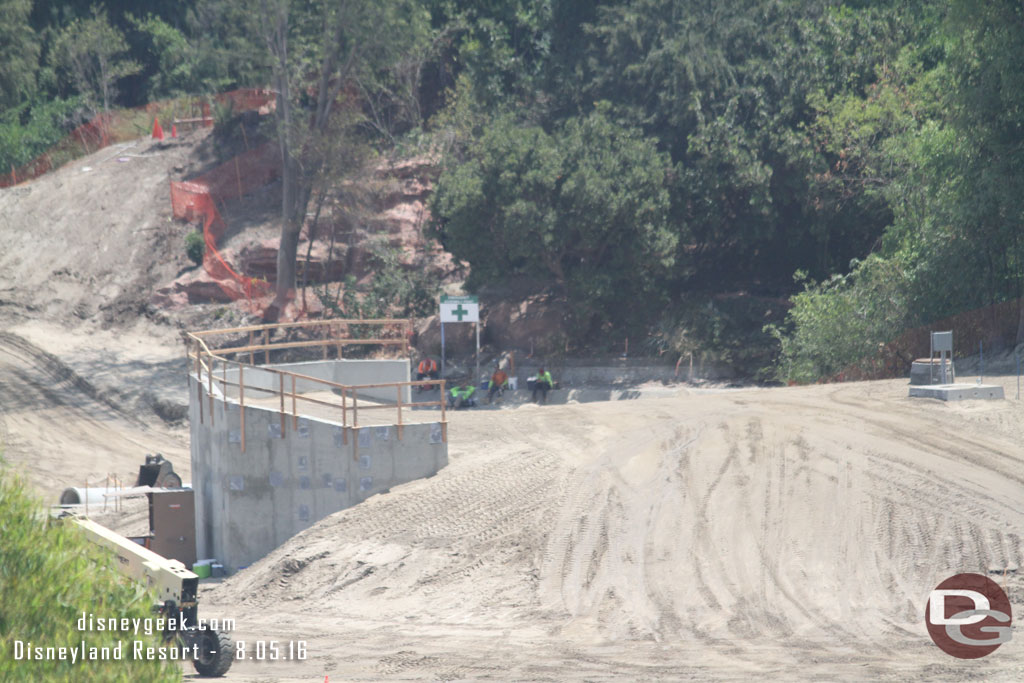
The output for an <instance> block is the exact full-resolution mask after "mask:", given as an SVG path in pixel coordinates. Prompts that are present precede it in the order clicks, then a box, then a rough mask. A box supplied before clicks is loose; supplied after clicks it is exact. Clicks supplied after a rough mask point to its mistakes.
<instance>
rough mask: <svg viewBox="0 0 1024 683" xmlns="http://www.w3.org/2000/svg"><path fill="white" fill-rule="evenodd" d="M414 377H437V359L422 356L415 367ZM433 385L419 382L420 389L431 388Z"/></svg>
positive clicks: (421, 378)
mask: <svg viewBox="0 0 1024 683" xmlns="http://www.w3.org/2000/svg"><path fill="white" fill-rule="evenodd" d="M416 379H417V381H422V380H424V379H437V361H435V360H434V359H433V358H424V359H423V360H421V361H420V364H419V365H418V366H417V367H416ZM433 388H434V387H433V385H430V384H421V385H420V391H423V390H424V389H433Z"/></svg>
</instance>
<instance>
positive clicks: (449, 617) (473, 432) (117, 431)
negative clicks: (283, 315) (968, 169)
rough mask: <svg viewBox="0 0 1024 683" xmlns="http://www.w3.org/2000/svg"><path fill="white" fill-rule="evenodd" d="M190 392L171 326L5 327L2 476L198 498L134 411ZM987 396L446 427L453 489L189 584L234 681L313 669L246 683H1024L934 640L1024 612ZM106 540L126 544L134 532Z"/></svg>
mask: <svg viewBox="0 0 1024 683" xmlns="http://www.w3.org/2000/svg"><path fill="white" fill-rule="evenodd" d="M147 368H149V369H150V370H151V372H147ZM183 370H184V368H183V361H182V360H181V349H180V346H179V342H178V341H177V340H176V339H175V334H173V333H172V332H168V331H166V330H163V328H162V327H161V326H156V329H153V328H152V327H151V326H149V324H148V323H140V324H139V325H138V326H136V327H134V328H125V329H122V330H120V331H118V332H111V331H104V330H102V329H98V328H92V327H89V326H87V325H83V326H81V327H79V328H60V327H59V326H54V325H53V324H52V323H46V322H43V321H24V320H22V321H19V322H17V323H16V324H12V325H10V326H8V327H7V331H5V332H3V333H2V334H0V384H2V386H0V430H2V431H0V434H2V437H3V439H4V441H5V443H6V453H5V457H6V458H7V459H8V461H10V462H12V463H13V464H14V466H15V467H16V468H18V469H20V470H21V471H23V472H25V473H26V474H27V476H28V477H29V479H30V480H31V482H32V483H33V484H34V486H35V487H36V488H37V489H39V490H40V491H42V492H43V493H44V494H45V495H46V496H47V498H48V499H51V500H52V499H55V496H56V495H57V494H58V493H59V491H60V490H61V489H62V488H63V487H65V486H74V485H81V483H83V482H84V481H85V480H86V479H87V478H88V479H89V480H90V481H95V480H98V479H100V478H102V477H104V476H105V475H106V474H107V473H110V472H116V473H120V474H121V476H122V477H124V478H127V477H133V476H134V474H135V473H136V472H137V469H138V465H139V464H140V462H141V456H142V455H143V454H145V453H147V452H155V451H160V452H163V453H164V454H165V455H167V456H168V457H169V458H170V459H171V460H172V461H173V462H174V463H175V467H176V469H177V470H178V471H179V472H181V473H182V476H183V477H184V478H185V479H186V480H187V479H188V478H189V476H190V472H189V466H188V465H189V462H188V445H187V433H186V432H185V429H184V427H183V426H181V425H178V426H174V425H168V424H166V423H164V422H163V421H161V420H160V419H159V418H157V417H156V415H155V414H154V413H153V412H152V411H147V410H145V408H144V406H142V407H140V404H139V403H138V399H139V397H140V396H143V395H145V394H146V392H147V391H148V392H155V393H159V394H161V395H167V396H172V397H173V396H174V395H175V393H176V392H179V391H183V390H181V389H180V387H179V386H178V385H179V384H180V383H181V380H180V376H179V375H178V372H179V371H180V372H182V373H183ZM84 373H88V374H84ZM961 381H965V382H968V383H969V382H972V381H973V378H972V377H963V376H961ZM986 381H991V378H988V377H986ZM998 381H1000V382H1002V383H1003V384H1004V386H1005V387H1006V391H1007V396H1008V397H1010V399H1009V400H1006V401H998V402H985V401H977V402H965V403H960V404H956V403H942V402H939V401H933V400H911V399H909V398H907V385H906V382H904V381H889V382H872V383H853V384H843V385H823V386H812V387H793V388H786V389H743V390H714V389H711V390H708V389H682V390H681V391H680V394H679V396H677V397H675V398H661V399H657V400H634V401H617V402H608V403H589V404H576V405H564V406H545V407H540V406H535V405H523V406H518V407H515V408H510V409H507V410H480V411H457V412H451V413H449V417H450V420H451V426H450V430H449V435H450V460H451V463H450V465H449V466H448V467H447V468H446V469H444V470H442V471H441V472H440V473H439V474H437V475H436V476H434V477H432V478H430V479H427V480H423V481H418V482H413V483H410V484H407V485H404V486H400V487H395V488H394V489H392V490H391V492H390V493H388V494H383V495H380V496H376V497H374V498H372V499H370V500H369V501H367V502H366V503H364V504H362V505H359V506H357V507H354V508H351V509H349V510H345V511H342V512H340V513H337V514H335V515H333V516H331V517H329V518H327V519H325V520H322V521H321V522H320V523H318V524H317V525H315V526H314V527H312V528H310V529H309V530H307V531H306V532H304V533H302V534H300V535H298V536H296V537H295V538H294V539H292V540H291V541H289V542H288V543H287V544H285V545H284V546H282V547H281V548H279V549H278V550H276V551H275V552H273V553H272V554H271V555H269V556H268V557H266V558H265V559H264V560H262V561H260V562H259V563H256V564H255V565H253V566H252V567H250V568H249V569H247V570H244V571H242V572H240V573H239V574H237V575H235V576H233V577H230V578H229V579H226V580H224V581H221V582H204V585H203V590H202V601H203V606H202V613H203V615H204V616H205V617H207V618H214V617H216V618H222V619H223V618H229V619H233V620H235V623H236V628H235V631H234V634H233V635H234V637H235V638H236V640H239V641H244V642H245V643H246V649H247V654H248V655H249V656H255V655H256V653H257V649H256V648H257V647H259V646H260V645H258V643H262V644H263V645H265V646H268V647H269V645H270V644H271V641H273V642H274V643H275V644H276V646H277V647H278V648H279V651H280V652H281V653H282V655H283V656H284V655H285V653H287V652H289V645H291V646H292V648H297V647H299V643H300V642H301V643H302V644H303V645H302V646H303V647H305V652H306V659H305V660H292V661H280V660H279V661H274V662H257V661H252V660H241V661H237V662H236V663H235V665H234V666H233V668H232V670H231V671H230V672H229V675H228V677H227V680H237V681H268V682H269V681H282V682H284V681H309V680H315V681H322V680H323V677H324V676H325V675H328V676H330V680H334V681H379V680H436V679H442V680H457V679H462V680H480V679H489V680H501V681H504V680H546V681H563V680H613V679H615V680H623V679H625V680H687V679H701V680H703V679H708V678H714V679H724V680H735V679H740V678H751V677H756V678H768V677H771V678H779V679H784V680H793V679H799V680H823V679H827V680H840V679H841V680H867V679H887V680H896V679H898V680H906V679H913V680H966V679H984V680H1021V679H1024V642H1021V641H1018V640H1014V641H1012V642H1010V643H1009V644H1007V645H1005V646H1003V647H1002V648H1001V649H1000V650H999V651H997V652H996V653H995V654H993V655H991V656H989V657H986V658H984V659H982V660H980V661H969V662H967V661H959V660H954V659H951V658H949V657H948V656H946V655H944V654H942V653H941V652H939V651H938V650H937V648H935V646H934V645H932V644H931V642H930V640H929V639H928V637H927V634H926V632H925V628H924V624H923V623H922V621H923V609H924V603H925V601H926V599H927V595H928V592H929V591H930V590H931V589H932V588H934V587H935V585H936V584H938V583H939V582H940V581H941V580H943V579H944V578H946V577H948V576H950V575H952V574H954V573H958V572H964V571H974V572H981V573H986V574H988V575H989V576H991V577H992V578H994V579H995V580H996V581H997V582H999V583H1001V584H1003V585H1004V586H1005V587H1006V588H1007V590H1008V592H1009V594H1010V598H1011V602H1013V603H1014V604H1015V605H1016V606H1018V609H1019V605H1020V604H1021V601H1022V599H1024V579H1022V577H1021V574H1020V566H1021V562H1022V555H1024V549H1022V547H1021V535H1022V530H1024V495H1022V494H1024V466H1022V465H1024V449H1022V448H1021V445H1020V444H1021V442H1022V441H1024V420H1022V418H1024V402H1020V401H1016V400H1013V397H1014V396H1015V392H1016V381H1015V378H1014V377H1005V378H999V379H998ZM101 519H102V520H103V521H104V522H105V523H107V524H109V525H111V526H113V527H114V528H117V529H119V530H121V531H123V532H126V533H137V532H140V531H141V530H142V529H141V526H145V507H144V506H143V505H140V503H139V502H138V501H135V502H129V503H128V504H127V505H126V509H125V510H124V511H123V512H121V513H119V514H116V515H114V514H107V515H105V516H101ZM136 527H140V528H136ZM1019 616H1020V613H1019V611H1018V612H1017V613H1016V614H1015V618H1019ZM291 651H292V652H295V654H296V656H298V650H295V649H293V650H291ZM185 674H186V676H189V677H191V675H192V670H191V668H190V667H189V668H187V669H186V670H185Z"/></svg>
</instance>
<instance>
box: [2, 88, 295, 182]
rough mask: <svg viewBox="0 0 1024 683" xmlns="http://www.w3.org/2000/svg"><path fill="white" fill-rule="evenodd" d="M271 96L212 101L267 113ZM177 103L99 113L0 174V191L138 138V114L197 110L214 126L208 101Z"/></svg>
mask: <svg viewBox="0 0 1024 683" xmlns="http://www.w3.org/2000/svg"><path fill="white" fill-rule="evenodd" d="M274 97H275V96H274V94H273V93H272V92H271V91H269V90H264V89H260V88H240V89H238V90H231V91H229V92H224V93H219V94H217V95H214V96H213V99H214V100H216V101H217V102H219V103H220V104H222V105H223V104H226V103H227V102H231V104H232V109H233V110H234V111H235V112H242V111H248V110H250V109H257V110H266V111H269V108H270V105H271V104H272V103H273V102H274ZM178 102H180V101H174V103H173V104H172V103H169V102H150V103H149V104H146V105H143V106H141V107H135V108H133V109H124V110H118V111H112V112H107V113H103V114H99V115H97V116H96V117H94V118H93V119H92V120H91V121H89V122H87V123H83V124H82V125H80V126H78V127H77V128H75V129H74V130H72V131H71V132H70V133H68V134H67V135H66V136H64V138H63V139H62V140H61V141H60V142H58V143H57V144H55V145H53V146H52V147H50V148H49V149H47V150H46V151H45V152H43V153H42V154H40V155H39V156H38V157H36V158H35V159H33V160H32V161H29V162H27V163H25V164H22V165H21V166H18V167H13V168H11V169H10V172H9V173H7V172H3V173H0V188H2V187H11V186H13V185H17V184H18V183H23V182H26V181H28V180H33V179H34V178H38V177H39V176H41V175H43V174H44V173H48V172H49V171H51V170H53V169H54V168H56V167H58V166H61V165H63V164H65V163H67V162H68V161H70V160H72V159H76V158H79V157H82V156H85V155H87V154H92V153H93V152H95V151H97V150H99V149H103V148H104V147H106V146H108V145H111V144H115V143H118V142H125V141H126V140H132V139H135V138H137V137H139V131H138V130H137V128H136V127H135V126H132V125H130V124H131V121H132V119H133V118H135V119H137V118H138V117H139V116H140V115H145V114H148V115H151V116H155V115H156V114H157V113H158V112H160V111H166V110H167V109H168V108H172V109H173V110H178V109H190V110H195V109H198V110H199V111H201V112H202V116H201V117H200V118H199V120H201V121H202V123H203V124H204V125H207V126H212V125H213V117H212V116H211V115H210V104H209V101H208V100H206V99H204V98H193V99H191V100H188V101H187V102H186V103H184V104H179V103H178ZM149 126H150V127H151V126H152V121H151V120H150V121H149Z"/></svg>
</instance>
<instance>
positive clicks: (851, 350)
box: [765, 256, 911, 382]
mask: <svg viewBox="0 0 1024 683" xmlns="http://www.w3.org/2000/svg"><path fill="white" fill-rule="evenodd" d="M851 268H852V271H851V273H850V274H849V275H837V276H834V277H832V278H830V279H829V280H827V281H825V282H822V283H814V282H807V283H806V284H805V286H804V291H803V292H801V293H800V294H797V295H796V296H794V297H793V299H792V303H793V307H792V308H791V309H790V311H789V313H788V314H787V316H786V323H785V325H784V326H782V327H780V326H776V325H768V326H767V327H766V328H765V331H766V332H768V333H769V334H771V335H772V336H773V337H774V338H775V339H776V340H778V342H779V345H780V356H779V360H778V364H777V372H776V378H777V379H779V380H781V381H788V380H792V381H797V382H815V381H817V380H819V379H821V378H829V377H833V376H835V375H837V374H839V373H840V372H842V371H843V370H845V369H847V368H849V367H850V366H852V365H854V364H855V363H859V362H862V361H865V360H869V359H871V358H872V357H874V356H875V355H876V354H877V352H878V349H879V345H881V344H884V343H886V342H888V341H891V340H892V339H893V338H895V337H896V336H897V334H898V333H899V332H900V331H901V330H902V329H904V327H905V326H906V325H907V323H908V321H909V320H910V319H911V315H910V310H909V308H908V302H907V299H906V294H905V292H906V283H907V279H908V278H907V274H906V272H905V271H904V270H903V269H902V268H901V267H900V266H899V264H898V263H896V262H894V261H892V260H886V259H882V258H879V257H877V256H870V257H868V258H867V259H865V260H864V261H862V262H855V263H853V264H851ZM801 275H802V274H800V273H798V277H799V276H801Z"/></svg>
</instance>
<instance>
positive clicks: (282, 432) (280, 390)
mask: <svg viewBox="0 0 1024 683" xmlns="http://www.w3.org/2000/svg"><path fill="white" fill-rule="evenodd" d="M277 377H278V380H279V381H278V384H279V386H280V389H279V390H278V392H277V393H278V395H280V396H281V438H282V439H283V438H284V373H283V372H282V373H278V375H277Z"/></svg>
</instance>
